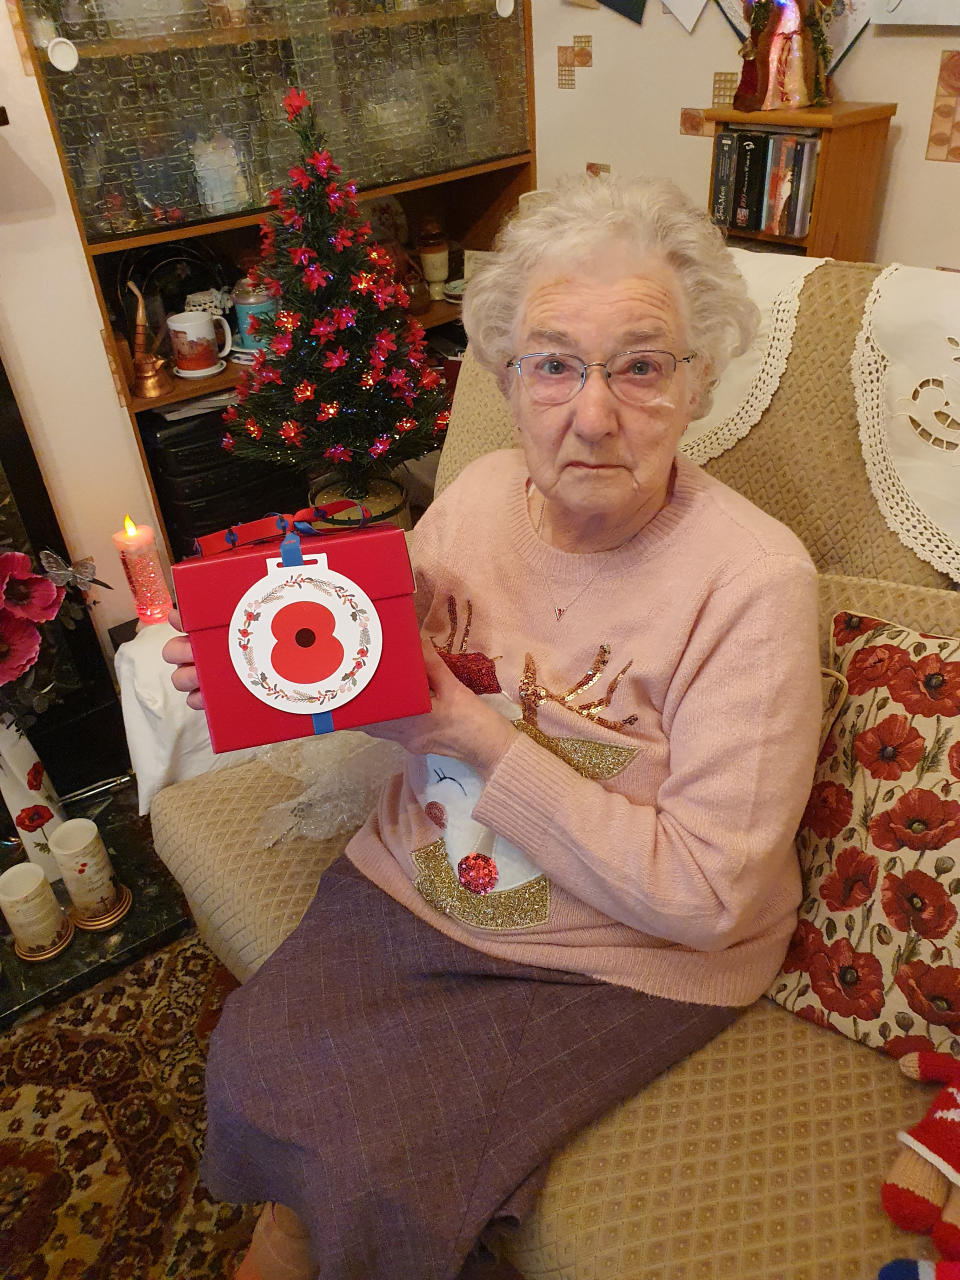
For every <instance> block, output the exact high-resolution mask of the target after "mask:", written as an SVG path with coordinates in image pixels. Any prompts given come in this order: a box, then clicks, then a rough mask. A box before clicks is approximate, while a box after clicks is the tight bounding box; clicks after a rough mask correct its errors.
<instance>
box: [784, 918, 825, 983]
mask: <svg viewBox="0 0 960 1280" xmlns="http://www.w3.org/2000/svg"><path fill="white" fill-rule="evenodd" d="M823 948H824V941H823V934H822V933H821V932H820V930H819V929H818V928H817V927H816V925H814V924H811V923H810V921H809V920H801V921H800V922H799V923H798V924H797V927H796V929H795V930H794V933H793V937H792V938H791V939H790V945H789V947H787V954H786V957H785V959H784V961H783V966H782V968H783V972H784V973H806V971H807V969H808V968H809V967H810V959H811V957H812V956H815V955H816V954H817V953H818V952H819V951H822V950H823Z"/></svg>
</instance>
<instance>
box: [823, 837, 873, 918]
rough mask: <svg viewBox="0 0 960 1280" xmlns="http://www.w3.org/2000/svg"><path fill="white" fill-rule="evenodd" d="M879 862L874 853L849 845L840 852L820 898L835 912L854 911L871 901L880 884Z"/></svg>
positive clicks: (825, 881) (824, 881) (824, 883)
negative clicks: (878, 876) (878, 878)
mask: <svg viewBox="0 0 960 1280" xmlns="http://www.w3.org/2000/svg"><path fill="white" fill-rule="evenodd" d="M878 872H879V863H878V862H877V859H876V858H875V857H873V855H872V854H869V853H864V852H863V850H862V849H858V848H857V847H856V845H852V844H851V845H848V846H847V847H846V849H841V850H840V852H839V853H838V854H837V857H836V861H835V862H834V864H833V871H832V872H831V873H830V875H828V876H826V877H825V878H824V880H823V881H822V882H821V884H820V897H821V898H822V899H823V901H824V902H825V903H826V904H827V906H828V907H829V908H830V910H831V911H850V910H852V909H853V908H854V907H862V906H863V904H864V903H865V902H869V901H870V898H871V897H872V896H873V891H874V890H875V889H876V887H877V875H878Z"/></svg>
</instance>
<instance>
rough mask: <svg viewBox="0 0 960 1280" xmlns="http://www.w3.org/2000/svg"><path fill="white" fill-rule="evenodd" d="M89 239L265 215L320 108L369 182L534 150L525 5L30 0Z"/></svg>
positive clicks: (364, 184)
mask: <svg viewBox="0 0 960 1280" xmlns="http://www.w3.org/2000/svg"><path fill="white" fill-rule="evenodd" d="M23 10H24V18H25V22H26V28H27V32H28V35H29V39H30V42H31V43H32V45H33V47H34V49H35V51H36V54H37V67H38V70H39V71H40V73H41V75H42V78H43V84H44V87H45V90H46V98H47V102H48V106H49V110H50V114H51V116H52V118H53V121H54V122H55V125H56V129H57V132H58V134H59V141H60V149H61V154H62V156H63V160H64V164H65V168H66V170H67V173H68V175H69V178H70V181H71V184H72V187H73V192H74V197H75V201H76V208H77V213H78V217H79V220H80V222H81V225H82V229H83V232H84V236H85V238H86V240H87V241H88V242H89V243H91V244H95V243H100V242H103V241H104V240H109V239H112V238H115V237H118V236H129V235H130V234H131V233H133V232H143V231H149V230H153V229H157V228H163V227H171V226H179V225H191V224H195V223H197V222H203V221H206V220H209V219H212V218H220V217H223V216H224V215H229V214H236V213H240V212H242V211H244V210H251V209H260V208H262V207H263V206H264V205H265V204H266V196H267V192H268V191H269V190H270V189H271V188H272V187H275V186H277V185H279V184H280V183H281V181H282V180H283V179H284V177H285V176H286V170H287V168H288V167H289V165H290V164H291V163H293V161H294V158H295V157H294V155H293V152H292V143H293V137H292V134H291V133H290V131H289V130H288V129H287V128H286V127H285V124H284V112H283V109H282V105H281V102H282V98H283V95H284V93H285V92H286V89H287V87H288V86H289V85H291V84H294V85H297V86H298V87H300V88H302V89H304V90H305V91H306V92H307V93H308V94H309V96H310V97H311V99H312V100H313V101H314V102H315V103H316V104H317V106H318V109H319V114H320V118H321V121H322V123H323V127H324V130H325V133H326V139H327V145H328V146H329V148H330V150H331V151H332V152H333V154H334V155H335V156H336V158H337V161H338V163H339V164H341V166H342V167H343V169H344V172H345V173H348V174H350V175H351V176H352V177H353V178H355V179H356V181H357V183H358V185H359V187H360V188H361V189H362V190H363V189H369V188H378V187H382V186H387V185H392V184H395V183H405V182H410V181H412V180H417V179H422V178H425V177H430V176H433V175H436V174H440V173H445V172H447V171H451V170H460V169H464V168H469V167H471V166H474V165H478V164H483V163H486V162H489V161H491V160H498V159H501V158H503V157H510V156H517V155H521V154H523V153H526V152H528V151H529V149H530V129H529V112H528V103H527V66H526V62H527V59H526V46H527V41H526V39H525V34H526V33H525V30H524V20H523V16H522V12H521V8H520V7H518V8H516V9H515V10H514V11H513V13H512V14H511V16H510V17H507V18H501V17H500V16H499V15H498V14H497V12H496V8H495V6H494V2H493V0H442V2H441V3H435V4H425V5H419V4H418V5H411V4H409V3H405V0H376V3H371V2H370V0H23Z"/></svg>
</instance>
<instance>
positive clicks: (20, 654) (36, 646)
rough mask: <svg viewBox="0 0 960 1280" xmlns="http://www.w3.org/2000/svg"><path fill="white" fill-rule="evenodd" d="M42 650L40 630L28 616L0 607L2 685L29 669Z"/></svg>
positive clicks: (0, 676)
mask: <svg viewBox="0 0 960 1280" xmlns="http://www.w3.org/2000/svg"><path fill="white" fill-rule="evenodd" d="M39 652H40V632H39V631H38V630H37V628H36V627H35V626H34V625H33V623H32V622H28V621H27V620H26V618H15V617H14V616H13V614H12V613H10V612H9V611H8V610H7V609H0V685H4V684H9V683H10V681H11V680H17V679H18V678H19V677H20V676H22V675H23V674H24V672H25V671H29V670H30V668H31V667H32V666H33V664H34V663H35V662H36V660H37V654H38V653H39Z"/></svg>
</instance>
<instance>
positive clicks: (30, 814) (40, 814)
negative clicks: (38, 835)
mask: <svg viewBox="0 0 960 1280" xmlns="http://www.w3.org/2000/svg"><path fill="white" fill-rule="evenodd" d="M52 817H53V814H52V813H51V812H50V810H49V809H48V808H47V806H46V805H45V804H32V805H30V806H29V808H27V809H21V810H20V812H19V813H18V814H17V816H16V818H15V819H14V821H15V822H16V824H17V826H18V827H19V828H20V830H21V831H39V830H40V828H41V827H42V826H43V824H44V823H45V822H49V821H50V819H51V818H52Z"/></svg>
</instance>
